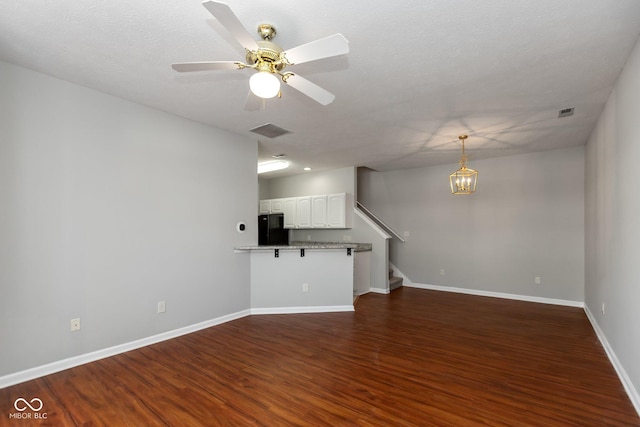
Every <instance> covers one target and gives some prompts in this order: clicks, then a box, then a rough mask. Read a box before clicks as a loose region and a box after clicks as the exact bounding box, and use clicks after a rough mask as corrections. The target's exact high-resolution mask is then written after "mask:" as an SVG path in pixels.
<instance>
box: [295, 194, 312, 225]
mask: <svg viewBox="0 0 640 427" xmlns="http://www.w3.org/2000/svg"><path fill="white" fill-rule="evenodd" d="M296 228H311V197H297V198H296Z"/></svg>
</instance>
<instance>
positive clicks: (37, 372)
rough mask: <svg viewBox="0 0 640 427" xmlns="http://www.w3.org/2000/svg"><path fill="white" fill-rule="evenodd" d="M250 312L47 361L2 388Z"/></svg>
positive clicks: (3, 381)
mask: <svg viewBox="0 0 640 427" xmlns="http://www.w3.org/2000/svg"><path fill="white" fill-rule="evenodd" d="M250 314H251V311H250V310H243V311H239V312H237V313H231V314H227V315H225V316H221V317H217V318H215V319H211V320H206V321H204V322H200V323H196V324H194V325H189V326H185V327H183V328H179V329H174V330H172V331H167V332H163V333H161V334H158V335H153V336H150V337H146V338H142V339H139V340H136V341H131V342H128V343H124V344H119V345H116V346H113V347H108V348H104V349H101V350H97V351H93V352H91V353H85V354H81V355H78V356H73V357H69V358H67V359H63V360H58V361H55V362H51V363H47V364H46V365H41V366H36V367H35V368H30V369H26V370H24V371H20V372H15V373H13V374H9V375H5V376H2V377H0V389H2V388H5V387H9V386H12V385H15V384H19V383H22V382H25V381H29V380H33V379H35V378H39V377H43V376H45V375H50V374H54V373H56V372H60V371H64V370H65V369H69V368H74V367H76V366H80V365H84V364H85V363H89V362H94V361H96V360H100V359H104V358H106V357H110V356H115V355H116V354H120V353H125V352H127V351H131V350H135V349H137V348H141V347H146V346H148V345H151V344H156V343H159V342H161V341H166V340H168V339H172V338H176V337H179V336H181V335H186V334H190V333H192V332H196V331H199V330H201V329H206V328H210V327H212V326H216V325H220V324H222V323H226V322H230V321H232V320H236V319H240V318H242V317H246V316H248V315H250Z"/></svg>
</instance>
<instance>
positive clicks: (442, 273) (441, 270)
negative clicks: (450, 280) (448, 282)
mask: <svg viewBox="0 0 640 427" xmlns="http://www.w3.org/2000/svg"><path fill="white" fill-rule="evenodd" d="M440 275H441V276H444V268H441V269H440Z"/></svg>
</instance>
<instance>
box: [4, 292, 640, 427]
mask: <svg viewBox="0 0 640 427" xmlns="http://www.w3.org/2000/svg"><path fill="white" fill-rule="evenodd" d="M19 397H24V398H26V399H31V398H33V397H38V398H39V399H41V400H42V402H43V404H44V407H43V409H42V410H41V412H46V414H47V419H46V420H16V419H9V413H10V412H16V411H15V409H14V408H13V402H14V401H15V400H16V399H17V398H19ZM0 405H1V406H0V425H3V426H4V425H6V426H25V425H51V426H76V425H82V426H85V425H86V426H156V425H163V426H166V425H169V426H216V425H224V426H234V425H238V426H247V425H264V426H288V425H300V426H322V425H328V426H342V425H362V426H486V425H488V426H605V425H606V426H640V418H639V417H638V415H637V413H636V412H635V410H634V408H633V406H632V404H631V402H630V401H629V399H628V397H627V395H626V394H625V392H624V389H623V387H622V385H621V384H620V381H619V379H618V377H617V376H616V374H615V372H614V369H613V367H612V366H611V364H610V363H609V361H608V359H607V357H606V355H605V352H604V350H603V348H602V347H601V345H600V343H599V341H598V339H597V337H596V335H595V333H594V332H593V330H592V328H591V326H590V324H589V321H588V320H587V318H586V316H585V314H584V312H583V310H582V309H578V308H568V307H559V306H552V305H544V304H535V303H527V302H520V301H509V300H501V299H495V298H485V297H477V296H470V295H461V294H451V293H444V292H435V291H426V290H419V289H411V288H401V289H399V290H397V291H394V292H393V293H391V294H390V295H376V294H368V295H364V296H361V297H360V298H359V300H358V303H357V305H356V311H355V313H323V314H301V315H263V316H250V317H246V318H242V319H239V320H235V321H232V322H229V323H226V324H223V325H219V326H216V327H213V328H209V329H206V330H203V331H200V332H197V333H193V334H190V335H187V336H183V337H180V338H176V339H173V340H170V341H165V342H162V343H159V344H156V345H152V346H149V347H146V348H143V349H140V350H135V351H131V352H128V353H124V354H121V355H118V356H114V357H111V358H108V359H104V360H101V361H97V362H94V363H90V364H87V365H83V366H80V367H77V368H74V369H70V370H67V371H64V372H60V373H57V374H53V375H49V376H47V377H43V378H40V379H37V380H33V381H29V382H26V383H23V384H19V385H16V386H12V387H8V388H5V389H2V390H0Z"/></svg>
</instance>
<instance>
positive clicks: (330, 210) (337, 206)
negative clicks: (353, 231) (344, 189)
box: [327, 193, 351, 228]
mask: <svg viewBox="0 0 640 427" xmlns="http://www.w3.org/2000/svg"><path fill="white" fill-rule="evenodd" d="M327 227H329V228H350V227H351V221H348V220H347V195H346V194H345V193H338V194H329V195H328V196H327Z"/></svg>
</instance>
